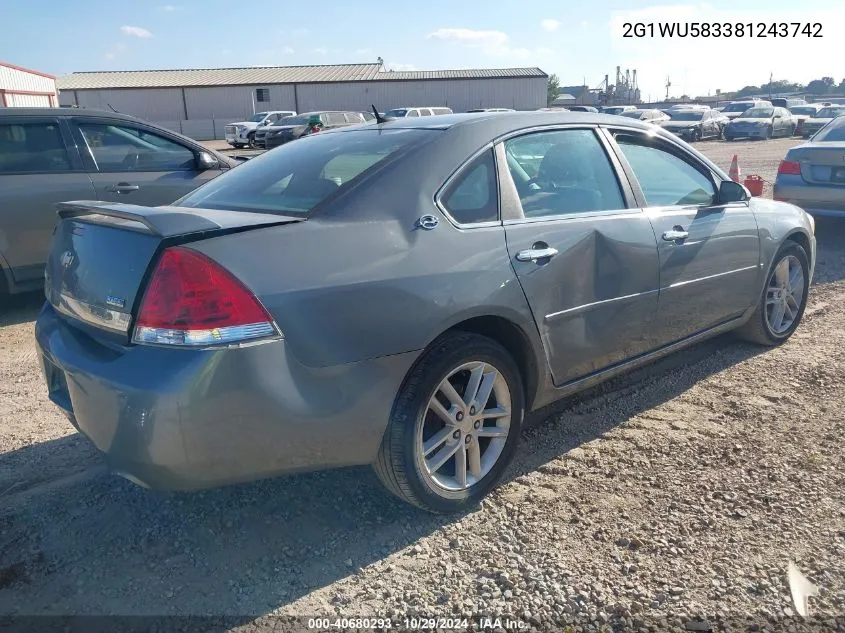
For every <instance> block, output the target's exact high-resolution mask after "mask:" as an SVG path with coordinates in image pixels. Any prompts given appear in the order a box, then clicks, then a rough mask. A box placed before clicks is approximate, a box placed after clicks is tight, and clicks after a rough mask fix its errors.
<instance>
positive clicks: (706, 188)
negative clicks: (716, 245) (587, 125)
mask: <svg viewBox="0 0 845 633" xmlns="http://www.w3.org/2000/svg"><path fill="white" fill-rule="evenodd" d="M616 142H617V143H618V144H619V147H620V148H621V150H622V153H623V154H624V155H625V158H626V159H628V163H629V164H630V165H631V169H633V170H634V175H635V176H636V178H637V180H638V181H639V183H640V188H641V189H642V191H643V195H645V198H646V204H647V205H648V206H649V207H664V206H676V205H710V204H712V203H713V201H714V200H715V199H716V189H715V187H714V185H713V182H712V181H711V180H710V178H708V177H707V176H705V175H704V174H703V173H701V172H700V171H698V169H696V168H695V167H693V166H692V165H690V164H689V163H688V162H686V161H685V160H683V159H681V158H678V157H677V156H675V155H674V154H672V153H670V152H668V151H665V150H663V149H661V148H659V147H657V146H654V145H651V144H649V143H648V142H647V141H646V140H645V139H642V138H639V137H635V136H629V135H618V136H617V137H616Z"/></svg>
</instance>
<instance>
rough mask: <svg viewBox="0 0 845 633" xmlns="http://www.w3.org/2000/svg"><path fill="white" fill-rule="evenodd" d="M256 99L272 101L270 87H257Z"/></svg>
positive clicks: (262, 101) (259, 101)
mask: <svg viewBox="0 0 845 633" xmlns="http://www.w3.org/2000/svg"><path fill="white" fill-rule="evenodd" d="M255 100H256V101H257V102H258V103H270V89H269V88H256V89H255Z"/></svg>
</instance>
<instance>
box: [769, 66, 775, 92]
mask: <svg viewBox="0 0 845 633" xmlns="http://www.w3.org/2000/svg"><path fill="white" fill-rule="evenodd" d="M774 76H775V74H774V73H773V72H770V73H769V99H771V98H772V79H774Z"/></svg>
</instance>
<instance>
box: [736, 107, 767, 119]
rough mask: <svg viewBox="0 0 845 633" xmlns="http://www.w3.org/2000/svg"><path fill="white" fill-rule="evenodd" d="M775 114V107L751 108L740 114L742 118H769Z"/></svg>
mask: <svg viewBox="0 0 845 633" xmlns="http://www.w3.org/2000/svg"><path fill="white" fill-rule="evenodd" d="M774 115H775V111H774V109H773V108H751V109H750V110H746V111H745V112H743V113H742V114H740V115H739V118H740V119H769V118H771V117H773V116H774Z"/></svg>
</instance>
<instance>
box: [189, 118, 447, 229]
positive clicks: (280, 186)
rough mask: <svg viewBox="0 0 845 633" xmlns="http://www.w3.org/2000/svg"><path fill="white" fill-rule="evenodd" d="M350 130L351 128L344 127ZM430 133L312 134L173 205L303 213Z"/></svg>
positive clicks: (358, 131) (357, 130)
mask: <svg viewBox="0 0 845 633" xmlns="http://www.w3.org/2000/svg"><path fill="white" fill-rule="evenodd" d="M348 129H351V128H348ZM437 134H438V132H434V131H430V130H414V129H411V130H406V129H394V130H380V131H373V130H372V129H371V128H363V127H362V128H355V131H347V132H343V133H329V134H315V135H313V136H307V137H305V138H302V139H299V140H298V141H296V142H295V143H289V144H287V145H282V146H281V147H278V148H276V149H274V150H273V151H271V152H266V153H265V154H262V155H261V156H258V157H257V158H253V159H251V160H248V161H246V162H245V163H243V164H241V165H239V166H238V167H237V169H232V170H230V171H228V172H227V173H225V174H223V175H221V176H218V177H217V178H215V179H214V180H211V181H209V182H208V183H206V184H205V185H203V186H202V187H200V188H199V189H197V190H195V191H193V192H192V193H189V194H188V195H187V196H185V197H184V198H182V199H181V200H179V201H177V202H176V205H177V206H182V207H191V208H201V209H226V210H230V211H257V212H259V213H279V214H283V215H302V216H304V215H307V214H308V213H309V212H310V211H311V210H312V209H313V208H314V207H316V206H317V205H318V204H320V203H321V202H323V201H324V200H326V199H327V198H328V197H329V196H332V195H333V194H337V193H338V192H342V191H344V190H346V189H348V186H349V183H350V182H352V181H354V180H355V179H356V178H357V177H358V176H361V175H362V174H364V173H366V172H367V171H368V170H370V169H371V168H372V167H373V166H374V165H377V164H379V163H382V162H384V161H385V160H387V159H388V158H390V157H391V156H393V155H394V154H397V153H398V152H400V151H402V150H405V149H410V148H411V147H418V146H420V145H422V144H424V143H426V142H428V141H429V140H431V139H433V138H436V135H437Z"/></svg>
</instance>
